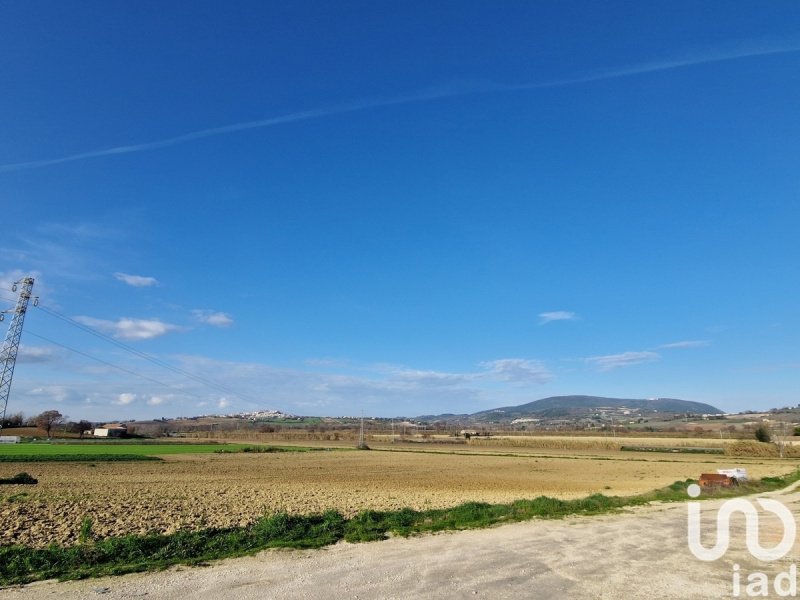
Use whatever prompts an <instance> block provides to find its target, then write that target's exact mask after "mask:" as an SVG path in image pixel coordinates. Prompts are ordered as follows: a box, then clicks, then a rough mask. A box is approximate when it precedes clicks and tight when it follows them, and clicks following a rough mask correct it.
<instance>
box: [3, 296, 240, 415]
mask: <svg viewBox="0 0 800 600" xmlns="http://www.w3.org/2000/svg"><path fill="white" fill-rule="evenodd" d="M0 298H4V299H5V297H3V296H0ZM38 308H40V309H41V310H43V311H44V312H45V313H47V314H49V315H50V316H52V317H55V318H57V319H60V320H61V321H64V322H65V323H67V324H69V325H72V326H73V327H75V328H77V329H80V330H81V331H83V332H85V333H88V334H89V335H93V336H95V337H96V338H99V339H101V340H104V341H106V342H108V343H110V344H113V345H115V346H117V347H118V348H120V349H122V350H124V351H125V352H128V353H130V354H133V355H135V356H137V357H139V358H141V359H143V360H146V361H148V362H150V363H152V364H154V365H156V366H158V367H161V368H162V369H167V370H168V371H172V372H173V373H176V374H178V375H182V376H184V377H187V378H189V379H191V380H193V381H196V382H197V383H200V384H202V385H204V386H206V387H208V388H211V389H214V390H216V391H217V392H223V393H225V394H230V395H232V396H236V397H237V398H239V399H241V400H244V401H246V402H255V401H254V400H253V399H252V398H248V397H247V396H244V395H242V394H240V393H239V392H237V391H235V390H233V389H231V388H229V387H227V386H224V385H222V384H219V383H216V382H214V381H211V380H209V379H206V378H204V377H201V376H199V375H195V374H194V373H191V372H189V371H186V370H185V369H181V368H180V367H176V366H174V365H171V364H169V363H167V362H165V361H163V360H161V359H159V358H156V357H155V356H152V355H150V354H147V353H146V352H142V351H141V350H137V349H136V348H133V347H131V346H128V345H127V344H124V343H122V342H120V341H119V340H116V339H114V338H112V337H110V336H107V335H105V334H104V333H102V332H100V331H97V330H96V329H94V328H92V327H89V326H88V325H85V324H83V323H80V322H79V321H76V320H75V319H72V318H71V317H68V316H66V315H64V314H61V313H59V312H58V311H56V310H55V309H52V308H49V307H47V306H44V305H42V304H39V305H38ZM36 337H40V338H42V339H45V338H43V337H42V336H36ZM48 341H49V340H48ZM51 343H53V344H56V345H57V346H62V347H64V348H66V349H68V350H70V351H73V352H76V353H78V354H82V355H84V356H87V357H88V358H91V359H93V360H97V361H99V362H104V361H102V360H101V359H97V358H95V357H92V356H89V355H87V354H85V353H82V352H80V351H78V350H74V349H72V348H69V347H67V346H64V345H63V344H59V343H58V342H51ZM108 364H109V365H110V366H112V367H114V368H118V369H120V370H125V369H123V368H122V367H117V366H116V365H111V364H110V363H108ZM130 373H131V374H132V375H136V376H140V375H139V374H137V373H135V372H132V371H130ZM142 377H145V376H142ZM145 379H147V377H145ZM151 381H155V380H152V379H151ZM157 383H160V382H157ZM160 385H165V384H161V383H160ZM198 397H199V396H198Z"/></svg>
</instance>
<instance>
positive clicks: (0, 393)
mask: <svg viewBox="0 0 800 600" xmlns="http://www.w3.org/2000/svg"><path fill="white" fill-rule="evenodd" d="M19 286H22V289H21V290H20V291H19V298H18V299H17V305H16V306H15V307H14V308H10V309H8V310H4V311H0V321H2V320H3V319H4V318H5V314H6V313H11V314H12V315H13V316H12V317H11V324H10V325H9V326H8V332H7V333H6V339H5V341H4V342H3V350H2V351H0V363H2V368H3V371H2V374H0V404H2V405H3V418H2V420H0V429H2V428H3V423H4V422H5V420H6V409H7V408H8V395H9V394H10V392H11V378H12V377H13V376H14V365H15V364H16V362H17V352H18V351H19V338H20V337H21V336H22V323H23V322H24V321H25V312H26V311H27V310H28V301H29V300H30V299H31V290H32V289H33V277H25V278H24V279H20V280H19V281H17V282H16V283H15V284H14V285H13V287H12V288H11V291H12V292H16V291H17V288H18V287H19ZM38 304H39V298H34V299H33V305H34V306H38Z"/></svg>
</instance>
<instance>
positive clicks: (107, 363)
mask: <svg viewBox="0 0 800 600" xmlns="http://www.w3.org/2000/svg"><path fill="white" fill-rule="evenodd" d="M26 333H27V334H28V335H32V336H33V337H37V338H39V339H40V340H44V341H45V342H48V343H50V344H53V345H55V346H59V347H60V348H64V349H65V350H69V351H70V352H74V353H75V354H80V355H81V356H84V357H86V358H88V359H91V360H94V361H97V362H99V363H102V364H104V365H106V366H109V367H111V368H112V369H117V370H118V371H122V372H123V373H127V374H129V375H133V376H134V377H139V378H141V379H146V380H147V381H150V382H151V383H156V384H158V385H161V386H164V387H168V388H172V389H177V390H179V391H180V392H181V393H184V394H187V395H189V396H194V397H195V398H200V399H201V400H202V399H203V398H202V396H198V395H197V394H195V393H193V392H189V391H187V390H184V389H182V388H178V387H176V386H174V385H170V384H169V383H164V382H163V381H159V380H158V379H153V378H152V377H148V376H147V375H142V374H141V373H137V372H136V371H131V370H130V369H126V368H125V367H120V366H119V365H115V364H114V363H111V362H108V361H107V360H103V359H102V358H97V357H96V356H92V355H91V354H87V353H86V352H81V351H80V350H76V349H75V348H72V347H70V346H67V345H66V344H61V343H59V342H56V341H55V340H51V339H50V338H47V337H45V336H43V335H39V334H38V333H34V332H33V331H30V330H28V331H27V332H26Z"/></svg>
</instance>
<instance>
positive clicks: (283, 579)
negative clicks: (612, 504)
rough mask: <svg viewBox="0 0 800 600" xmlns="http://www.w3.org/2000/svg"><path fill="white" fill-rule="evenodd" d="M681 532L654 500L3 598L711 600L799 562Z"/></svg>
mask: <svg viewBox="0 0 800 600" xmlns="http://www.w3.org/2000/svg"><path fill="white" fill-rule="evenodd" d="M765 495H769V496H772V497H774V498H777V499H779V500H780V501H781V502H783V503H784V504H785V505H786V506H787V507H789V508H790V509H791V511H792V512H793V513H794V514H795V516H796V515H797V514H798V511H800V494H798V493H797V492H796V491H795V488H794V487H792V488H788V489H787V490H784V491H782V492H775V493H772V494H765ZM750 500H752V499H750ZM720 504H721V502H720V501H710V502H704V503H703V505H702V506H703V515H704V517H703V521H702V523H703V531H704V536H703V541H704V543H705V545H706V546H710V545H711V544H712V543H713V534H714V519H715V515H716V512H715V509H716V508H717V507H719V505H720ZM686 530H687V505H686V504H685V503H673V504H660V505H653V506H648V507H641V508H637V509H634V510H631V511H629V512H626V513H625V514H616V515H603V516H599V517H576V518H570V519H566V520H558V521H541V520H540V521H531V522H526V523H518V524H512V525H505V526H501V527H496V528H492V529H485V530H475V531H462V532H455V533H445V534H438V535H427V536H422V537H416V538H410V539H404V538H394V539H390V540H387V541H383V542H374V543H367V544H347V543H341V544H337V545H336V546H332V547H329V548H326V549H323V550H316V551H295V550H272V551H267V552H262V553H261V554H259V555H257V556H254V557H248V558H241V559H232V560H225V561H220V562H217V563H214V564H213V565H211V566H208V567H196V568H186V567H179V568H175V569H172V570H169V571H165V572H161V573H150V574H134V575H128V576H124V577H109V578H103V579H92V580H87V581H79V582H65V583H58V582H41V583H37V584H32V585H29V586H24V587H17V588H6V589H4V590H2V591H0V597H2V598H20V599H23V600H35V599H40V598H47V599H58V598H70V599H73V598H75V599H89V598H90V599H97V598H99V597H103V598H108V599H109V600H111V599H122V598H143V597H144V598H147V599H148V600H173V599H174V600H178V599H181V600H183V599H185V598H213V599H215V600H217V599H218V600H234V599H235V600H248V599H256V598H258V599H261V598H281V599H282V598H297V599H300V598H302V599H304V600H305V599H323V598H324V599H327V598H352V599H361V600H366V599H379V598H380V599H383V598H480V597H483V598H492V599H496V598H609V599H612V598H613V599H617V598H625V599H631V600H636V599H648V600H649V599H651V598H697V599H709V598H731V597H735V596H734V595H733V592H734V588H733V578H734V565H735V564H738V565H739V570H738V571H737V573H738V574H739V577H740V581H741V586H740V590H739V597H748V590H747V585H748V576H749V575H750V574H752V573H754V572H756V571H758V572H763V573H765V574H766V576H767V577H768V578H769V582H770V583H769V585H770V589H769V590H768V593H769V596H770V597H777V596H778V594H777V593H776V591H775V589H774V588H773V587H772V586H773V584H774V579H775V577H776V575H777V574H778V573H780V572H784V571H788V570H789V568H790V566H791V565H792V564H796V563H797V562H798V561H799V560H800V556H798V552H797V547H796V546H795V548H793V550H792V551H791V552H790V553H789V554H788V555H787V556H785V557H783V558H782V559H780V560H779V561H777V562H775V563H769V564H766V563H760V562H758V561H757V560H756V559H755V558H753V557H752V556H750V554H749V553H748V551H747V548H746V546H745V543H744V519H743V518H741V517H740V516H739V517H734V519H733V521H732V526H731V544H730V548H729V551H728V552H727V553H726V554H725V556H723V557H722V558H720V559H719V560H717V561H715V562H702V561H700V560H698V559H697V558H695V557H694V556H693V555H692V553H691V552H690V550H689V547H688V544H687V533H686ZM759 531H760V540H761V543H762V545H763V546H765V547H768V546H772V545H774V544H775V543H777V541H778V540H779V539H780V536H781V535H782V525H781V523H780V522H779V521H778V520H777V519H776V518H772V517H771V516H770V515H769V514H768V513H764V514H763V515H762V519H761V522H760V529H759ZM785 583H786V582H785V581H783V582H782V584H785ZM785 589H786V588H782V590H783V591H785ZM751 591H760V590H756V589H754V590H751Z"/></svg>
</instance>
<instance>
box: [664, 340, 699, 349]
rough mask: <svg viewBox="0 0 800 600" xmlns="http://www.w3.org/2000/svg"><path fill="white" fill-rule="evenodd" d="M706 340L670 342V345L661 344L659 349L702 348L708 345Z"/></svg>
mask: <svg viewBox="0 0 800 600" xmlns="http://www.w3.org/2000/svg"><path fill="white" fill-rule="evenodd" d="M709 343H710V342H709V341H708V340H686V341H683V342H672V343H671V344H661V345H660V346H659V348H702V347H703V346H708V345H709Z"/></svg>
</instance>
